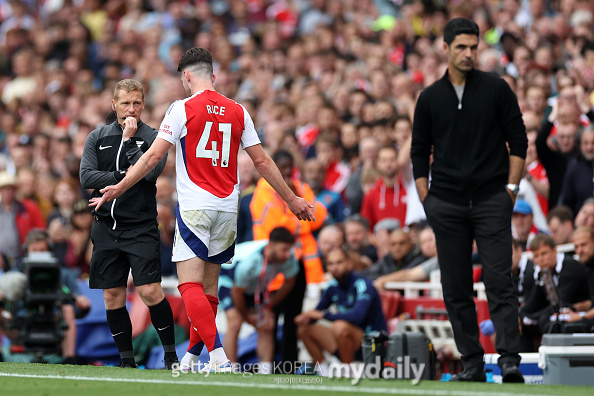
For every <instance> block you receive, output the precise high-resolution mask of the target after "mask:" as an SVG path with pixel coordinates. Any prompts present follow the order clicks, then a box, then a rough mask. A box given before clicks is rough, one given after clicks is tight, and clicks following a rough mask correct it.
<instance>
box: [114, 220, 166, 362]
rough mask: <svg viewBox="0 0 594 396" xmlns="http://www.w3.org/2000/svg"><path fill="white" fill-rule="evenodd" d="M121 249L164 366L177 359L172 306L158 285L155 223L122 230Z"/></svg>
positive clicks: (157, 239) (158, 254) (159, 250)
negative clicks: (147, 311)
mask: <svg viewBox="0 0 594 396" xmlns="http://www.w3.org/2000/svg"><path fill="white" fill-rule="evenodd" d="M119 241H120V247H121V249H122V252H123V253H125V254H126V256H127V258H128V261H129V262H130V268H131V269H132V278H133V279H134V286H135V287H136V290H137V291H138V294H139V296H140V298H141V299H142V301H143V302H144V303H145V304H146V305H147V307H148V308H149V312H150V315H151V322H152V323H153V326H154V327H155V330H157V334H158V335H159V339H160V340H161V344H162V345H163V350H164V356H165V358H164V362H165V368H166V369H168V370H171V368H172V366H173V364H174V363H178V359H177V354H176V353H175V328H174V322H173V312H172V311H171V306H170V305H169V302H168V301H167V299H166V298H165V294H163V289H161V246H160V242H159V241H160V235H159V230H158V228H157V227H156V226H155V225H149V226H146V227H137V228H136V229H134V230H129V231H124V232H122V234H121V235H120V238H119Z"/></svg>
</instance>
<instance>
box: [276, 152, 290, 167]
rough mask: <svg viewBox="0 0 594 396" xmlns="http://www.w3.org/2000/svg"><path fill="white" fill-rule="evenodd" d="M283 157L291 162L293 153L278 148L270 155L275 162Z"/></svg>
mask: <svg viewBox="0 0 594 396" xmlns="http://www.w3.org/2000/svg"><path fill="white" fill-rule="evenodd" d="M284 159H285V160H289V161H291V163H293V155H292V154H291V153H290V152H288V151H287V150H278V151H277V152H276V153H274V154H273V155H272V160H273V161H274V163H275V164H276V163H277V162H279V161H282V160H284Z"/></svg>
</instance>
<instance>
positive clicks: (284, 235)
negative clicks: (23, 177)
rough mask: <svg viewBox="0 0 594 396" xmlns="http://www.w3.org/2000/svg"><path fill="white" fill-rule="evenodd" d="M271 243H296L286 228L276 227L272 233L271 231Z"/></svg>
mask: <svg viewBox="0 0 594 396" xmlns="http://www.w3.org/2000/svg"><path fill="white" fill-rule="evenodd" d="M268 239H269V240H270V242H284V243H290V244H291V245H292V244H294V243H295V237H294V236H293V234H291V231H289V230H288V229H287V228H285V227H276V228H274V229H273V230H272V231H270V237H269V238H268Z"/></svg>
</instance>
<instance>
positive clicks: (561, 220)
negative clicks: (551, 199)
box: [547, 206, 573, 245]
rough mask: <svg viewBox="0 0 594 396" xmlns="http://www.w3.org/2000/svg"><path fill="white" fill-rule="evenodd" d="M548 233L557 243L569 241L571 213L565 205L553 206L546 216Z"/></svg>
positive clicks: (571, 228)
mask: <svg viewBox="0 0 594 396" xmlns="http://www.w3.org/2000/svg"><path fill="white" fill-rule="evenodd" d="M547 224H548V226H549V233H550V234H551V237H552V238H553V240H554V241H555V244H557V245H563V244H566V243H571V240H572V234H573V213H571V209H569V208H568V207H567V206H555V207H554V208H553V209H551V211H550V212H549V214H548V216H547Z"/></svg>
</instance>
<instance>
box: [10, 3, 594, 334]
mask: <svg viewBox="0 0 594 396" xmlns="http://www.w3.org/2000/svg"><path fill="white" fill-rule="evenodd" d="M456 16H462V17H469V18H472V19H473V20H474V21H476V23H477V24H478V25H479V27H480V31H481V35H480V42H479V49H478V54H479V56H478V59H479V65H477V68H479V69H481V70H484V71H487V72H491V73H494V74H496V75H499V76H501V77H502V78H504V79H505V80H506V81H507V82H508V84H509V85H510V86H511V88H512V90H513V91H514V92H515V94H516V95H517V97H518V101H519V104H520V108H521V110H522V113H523V118H524V123H525V125H526V130H527V135H528V141H529V147H528V153H527V160H526V169H525V176H524V177H523V179H522V181H521V184H520V193H519V196H518V198H519V199H518V201H517V203H516V206H515V208H514V214H513V225H512V230H513V234H514V237H515V238H516V239H517V240H518V241H519V243H520V246H521V247H522V248H523V249H524V250H526V249H528V250H529V249H530V247H531V246H533V244H531V242H532V241H533V239H534V238H535V237H536V236H537V235H538V234H541V233H546V234H550V235H551V236H552V240H553V241H554V244H566V243H571V242H574V243H576V247H575V253H577V255H578V256H579V263H580V264H581V266H579V265H578V266H574V265H573V263H571V265H569V264H567V262H569V261H570V260H573V259H572V257H566V258H565V261H563V259H559V260H557V261H555V260H554V258H553V259H550V258H549V259H547V260H545V259H543V258H538V260H537V261H536V265H533V264H531V265H530V268H531V270H530V275H529V276H530V277H532V276H534V280H535V282H536V286H537V287H536V289H538V290H539V291H540V294H539V295H538V296H536V297H534V301H533V302H530V304H531V305H533V306H532V307H530V306H529V307H528V308H530V309H533V310H534V311H539V310H542V309H543V307H544V306H546V304H547V300H546V298H544V297H543V296H544V295H543V294H542V293H543V292H542V290H541V289H542V282H541V283H539V282H540V280H539V279H538V278H537V277H538V273H539V272H542V271H536V270H535V268H540V266H543V265H545V266H549V267H552V268H553V269H555V268H556V269H557V271H558V272H560V277H561V278H560V279H561V280H559V278H557V279H558V280H557V283H558V284H559V285H560V284H561V283H563V282H567V281H568V280H571V279H574V278H576V276H573V275H572V276H571V277H568V276H564V275H563V271H562V269H565V270H566V271H569V269H574V270H575V271H577V272H578V275H579V274H582V272H585V273H586V274H587V279H588V282H581V283H580V284H579V285H578V284H575V285H563V286H564V288H569V289H571V288H577V287H584V288H585V287H587V286H588V284H589V286H590V290H589V291H588V290H581V291H577V290H572V292H574V293H575V294H576V296H579V298H578V297H576V298H575V299H574V300H575V301H565V302H566V303H567V304H569V303H576V302H582V301H584V300H588V299H586V298H585V297H586V296H591V297H588V298H589V300H593V299H594V264H593V257H594V231H592V227H594V197H593V191H594V178H593V161H594V124H592V121H594V111H593V107H594V2H592V1H591V0H480V1H471V0H456V1H429V0H247V1H244V0H226V1H224V0H74V1H70V0H55V1H36V0H25V1H19V0H1V1H0V98H1V102H0V171H1V172H2V174H1V176H0V197H1V198H0V200H1V202H0V253H1V254H2V255H1V258H0V264H2V266H0V270H4V271H6V270H8V269H9V268H11V267H17V266H18V265H19V262H20V260H21V258H22V255H23V253H24V252H23V244H24V242H25V239H26V236H27V234H28V232H29V231H30V230H31V229H34V228H43V229H46V230H47V232H48V234H49V238H50V240H51V242H52V246H53V249H54V253H55V255H56V256H58V258H59V259H60V260H61V262H62V263H63V266H64V267H66V268H70V269H72V271H74V272H75V273H76V274H77V276H79V277H80V278H82V279H85V278H86V277H87V276H88V271H89V262H90V252H91V250H92V248H91V241H90V230H91V226H92V216H91V215H90V209H88V208H87V207H86V205H83V203H86V201H87V200H88V198H89V191H85V190H84V189H82V188H81V186H80V183H79V175H78V173H79V165H80V160H81V156H82V151H83V148H84V143H85V140H86V138H87V136H88V135H89V133H90V132H91V131H92V130H94V129H95V128H97V127H99V126H101V125H104V124H106V123H111V122H113V120H114V118H113V117H114V116H113V112H112V111H111V104H110V102H111V99H112V96H113V90H114V86H115V84H116V83H117V82H118V81H119V80H121V79H124V78H134V79H136V80H138V81H140V82H141V83H142V84H143V85H144V88H145V93H146V108H145V110H144V112H143V121H144V122H145V123H146V124H148V125H150V126H152V127H154V128H158V126H159V125H160V123H161V120H162V119H163V116H164V114H165V112H166V110H167V108H168V107H169V106H170V104H171V103H172V102H173V101H175V100H177V99H179V98H182V97H184V96H185V95H184V90H183V87H182V84H181V83H180V80H179V75H178V73H177V72H176V68H177V64H178V61H179V59H180V57H181V56H182V54H183V53H184V51H185V50H186V49H188V48H190V47H194V46H197V47H204V48H207V49H209V50H210V51H211V52H212V55H213V58H214V60H215V74H216V82H215V88H216V89H217V91H219V92H220V93H221V94H223V95H225V96H227V97H229V98H231V99H233V100H235V101H237V102H239V103H241V104H243V105H244V106H245V107H246V109H247V110H248V111H249V113H250V114H251V115H252V117H253V119H254V124H255V127H256V129H257V132H258V134H259V136H260V139H261V141H262V143H263V146H264V148H265V149H266V150H267V151H268V152H269V154H270V155H271V156H272V157H273V158H275V159H276V160H277V164H278V165H279V167H280V168H281V170H282V171H283V176H284V177H285V180H286V181H287V182H288V183H289V184H290V185H291V186H292V188H294V189H295V191H296V192H297V193H298V194H299V195H301V196H304V197H306V198H307V199H308V200H313V201H315V213H316V216H317V222H316V223H311V224H310V223H305V222H299V221H297V220H296V218H295V217H294V216H292V215H291V213H290V212H289V211H288V210H287V208H286V205H284V204H283V203H282V200H280V199H276V197H275V195H276V193H275V192H274V191H273V190H271V189H270V188H269V186H267V183H265V181H264V180H258V175H257V172H255V171H254V169H253V165H252V163H251V161H242V159H241V156H240V160H239V164H240V169H239V173H240V175H241V183H242V184H241V187H242V195H241V203H240V214H239V221H238V228H239V232H238V241H239V242H243V241H249V240H257V239H263V238H267V236H268V233H269V232H270V230H271V229H273V228H274V227H277V226H281V225H282V226H285V227H287V228H288V229H289V230H290V231H292V232H293V233H295V234H296V236H297V239H298V242H297V244H296V246H297V248H298V252H297V254H298V256H299V257H300V259H301V260H302V262H303V263H304V268H305V272H306V280H307V283H318V282H321V281H322V280H324V279H325V280H326V281H328V280H330V279H332V276H331V275H330V273H328V272H326V273H324V271H326V270H327V268H326V257H325V255H326V254H327V253H328V252H330V251H332V250H333V249H334V248H336V247H343V248H345V249H347V250H348V252H349V261H350V262H351V264H352V267H353V269H354V270H355V271H358V272H359V273H362V274H364V275H366V276H369V277H370V279H372V281H373V282H375V283H374V284H375V286H376V287H377V289H378V290H382V289H384V286H385V284H386V282H388V281H390V280H427V279H428V278H429V272H430V271H431V270H433V269H437V268H438V261H437V259H436V257H435V256H436V252H435V246H434V243H435V239H434V236H433V234H432V232H424V231H425V228H426V227H427V225H426V221H425V215H424V211H423V208H422V205H421V203H420V201H419V198H418V196H417V191H416V188H415V183H414V180H413V178H412V167H411V163H410V146H411V134H412V125H411V120H412V115H413V114H412V113H413V111H414V105H415V102H416V98H417V95H418V94H419V92H420V91H421V90H422V89H424V88H425V87H427V86H429V85H431V84H432V83H433V82H435V81H436V80H437V79H439V78H441V77H442V75H443V74H444V72H445V69H446V67H447V59H446V58H445V52H444V51H443V49H442V42H443V41H442V31H443V27H444V25H445V23H446V22H447V21H448V20H449V19H450V18H452V17H456ZM452 143H453V144H454V142H452ZM244 159H245V158H244ZM174 164H175V151H170V152H169V158H168V161H167V165H166V167H165V170H164V171H163V173H162V175H161V176H160V177H159V179H158V181H157V187H158V188H157V201H158V212H159V224H160V231H161V249H162V267H163V275H164V276H168V275H175V265H173V264H172V263H171V260H170V259H171V247H172V240H173V232H174V229H175V204H176V197H175V170H174ZM283 166H284V168H285V169H283ZM314 197H315V198H314ZM575 227H579V228H578V229H579V232H574V228H575ZM538 241H539V240H538V239H537V242H538ZM578 241H579V245H578ZM540 242H542V243H539V244H537V245H536V247H537V248H538V249H540V250H543V249H544V250H546V251H547V252H548V250H549V248H551V247H550V246H549V240H546V241H544V242H543V241H540ZM570 256H571V255H570ZM478 261H479V262H480V259H479V260H478ZM516 261H517V260H516ZM545 262H546V263H545ZM543 263H544V264H543ZM520 264H521V265H520V266H519V267H514V272H515V273H516V276H518V277H519V279H520V280H521V281H520V284H522V282H523V281H524V280H525V276H524V271H525V268H526V263H525V262H522V263H520ZM302 268H303V267H302ZM518 268H519V269H518ZM415 269H416V270H415ZM518 271H520V272H521V274H519V275H518ZM580 271H581V272H580ZM398 273H402V275H397V274H398ZM534 274H537V275H534ZM557 276H559V275H557ZM577 278H579V276H577ZM559 282H561V283H559ZM539 285H540V286H539ZM580 285H581V286H580ZM520 289H521V286H520ZM530 289H535V287H534V282H532V286H531V287H530ZM524 292H525V293H528V290H524ZM525 293H524V295H526V294H525ZM562 294H563V293H560V297H562ZM538 297H540V300H538V302H535V301H536V300H537V298H538ZM529 300H530V299H529V296H526V297H525V301H526V302H528V301H529ZM589 300H588V301H589ZM580 308H582V310H583V312H586V314H583V315H580V314H579V313H576V315H577V316H574V315H573V314H572V315H571V318H572V320H577V319H581V318H582V317H584V316H585V317H586V318H591V317H592V318H594V311H592V310H588V308H589V307H580ZM539 312H540V311H539ZM522 314H523V315H524V317H525V318H529V317H530V315H529V314H527V313H526V312H524V311H522ZM539 319H540V317H538V318H535V317H534V316H533V317H532V319H531V320H530V319H527V321H526V322H525V323H526V324H527V326H528V325H537V324H538V320H539ZM302 333H303V331H302Z"/></svg>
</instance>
